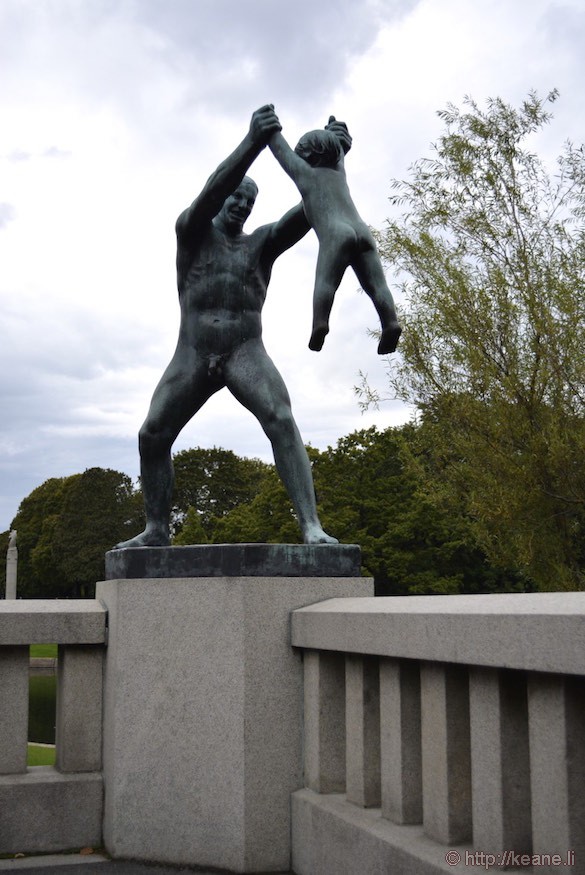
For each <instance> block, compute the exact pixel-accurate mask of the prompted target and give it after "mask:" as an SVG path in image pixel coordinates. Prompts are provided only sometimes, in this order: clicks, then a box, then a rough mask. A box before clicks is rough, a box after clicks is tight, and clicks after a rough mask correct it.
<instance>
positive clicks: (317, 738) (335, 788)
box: [304, 650, 345, 793]
mask: <svg viewBox="0 0 585 875" xmlns="http://www.w3.org/2000/svg"><path fill="white" fill-rule="evenodd" d="M304 685H305V692H304V700H305V750H304V753H305V784H306V786H307V787H308V788H309V789H310V790H314V791H315V792H316V793H343V792H344V791H345V657H344V655H343V654H341V653H330V652H327V651H321V652H319V651H315V650H306V651H305V653H304Z"/></svg>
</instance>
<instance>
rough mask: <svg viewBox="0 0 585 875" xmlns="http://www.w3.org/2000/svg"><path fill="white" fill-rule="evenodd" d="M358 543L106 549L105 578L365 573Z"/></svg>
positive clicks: (296, 575) (311, 575) (197, 545)
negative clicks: (362, 570) (362, 571)
mask: <svg viewBox="0 0 585 875" xmlns="http://www.w3.org/2000/svg"><path fill="white" fill-rule="evenodd" d="M360 575H361V550H360V548H359V547H358V546H357V545H356V544H196V545H194V546H192V547H129V548H126V549H121V550H110V551H109V552H108V553H106V580H129V579H136V578H165V577H168V578H177V577H360Z"/></svg>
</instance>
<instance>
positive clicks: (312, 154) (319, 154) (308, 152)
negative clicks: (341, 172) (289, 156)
mask: <svg viewBox="0 0 585 875" xmlns="http://www.w3.org/2000/svg"><path fill="white" fill-rule="evenodd" d="M295 152H296V153H297V155H299V156H300V157H301V158H303V160H304V161H306V162H307V164H310V165H311V167H335V165H336V164H337V162H338V161H339V160H340V158H342V157H343V149H342V148H341V143H340V142H339V140H338V139H337V137H336V136H335V134H334V133H332V132H331V131H324V130H317V131H309V132H308V133H307V134H303V136H302V137H301V139H300V140H299V142H298V143H297V145H296V147H295Z"/></svg>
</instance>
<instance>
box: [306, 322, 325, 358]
mask: <svg viewBox="0 0 585 875" xmlns="http://www.w3.org/2000/svg"><path fill="white" fill-rule="evenodd" d="M328 334H329V326H328V325H320V326H319V327H318V328H313V333H312V334H311V339H310V341H309V349H312V350H314V352H319V350H320V349H323V343H324V342H325V338H326V337H327V335H328Z"/></svg>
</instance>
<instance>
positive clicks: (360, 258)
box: [351, 249, 402, 355]
mask: <svg viewBox="0 0 585 875" xmlns="http://www.w3.org/2000/svg"><path fill="white" fill-rule="evenodd" d="M351 266H352V267H353V269H354V271H355V275H356V276H357V278H358V282H359V284H360V285H361V287H362V289H363V290H364V292H365V293H366V294H367V295H369V297H370V298H371V299H372V302H373V304H374V307H375V308H376V312H377V313H378V316H379V317H380V324H381V326H382V336H381V337H380V342H379V344H378V354H379V355H387V354H388V353H390V352H394V350H395V349H396V346H397V344H398V338H399V337H400V334H401V332H402V329H401V327H400V325H399V324H398V317H397V315H396V307H395V306H394V299H393V297H392V292H391V291H390V289H389V288H388V283H387V282H386V277H385V276H384V270H383V268H382V263H381V261H380V258H379V256H378V253H377V252H376V250H375V249H367V250H366V251H365V252H360V253H359V254H358V255H357V256H356V257H355V258H354V260H353V261H352V265H351Z"/></svg>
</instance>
